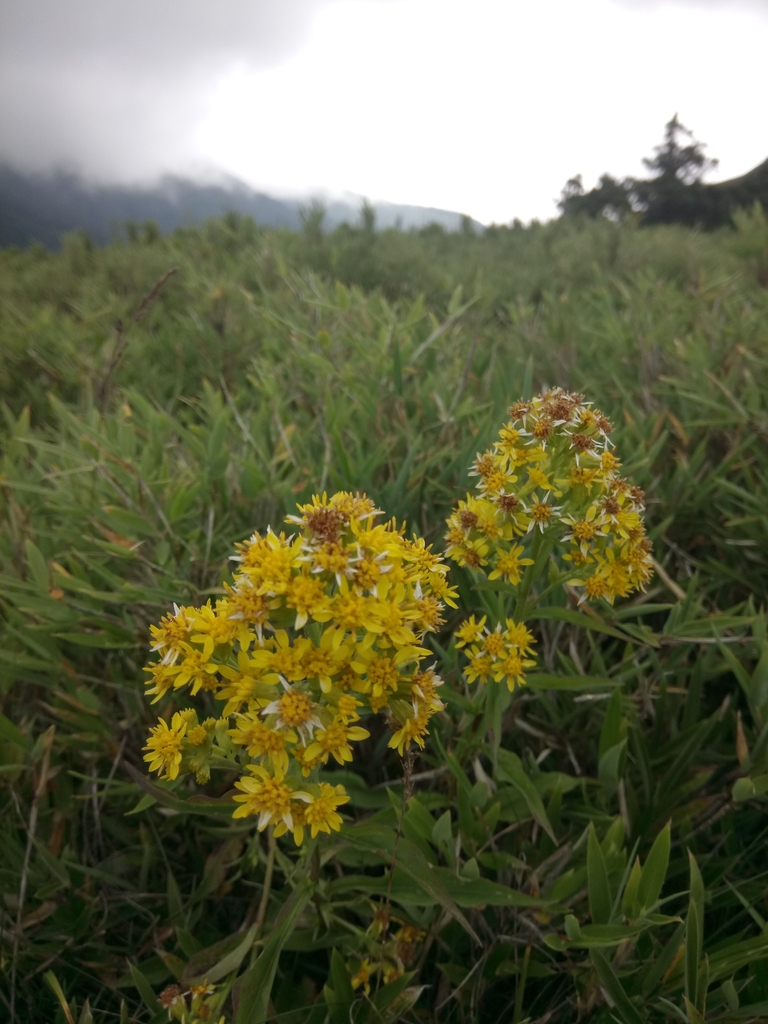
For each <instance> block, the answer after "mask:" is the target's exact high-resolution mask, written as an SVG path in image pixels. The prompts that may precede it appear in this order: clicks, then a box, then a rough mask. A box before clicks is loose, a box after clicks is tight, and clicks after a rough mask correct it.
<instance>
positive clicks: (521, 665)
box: [493, 652, 536, 692]
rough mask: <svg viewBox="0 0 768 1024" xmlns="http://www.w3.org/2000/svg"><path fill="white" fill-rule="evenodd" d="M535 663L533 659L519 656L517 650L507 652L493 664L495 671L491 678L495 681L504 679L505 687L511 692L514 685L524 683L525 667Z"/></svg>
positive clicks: (498, 681)
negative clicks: (501, 659) (504, 656)
mask: <svg viewBox="0 0 768 1024" xmlns="http://www.w3.org/2000/svg"><path fill="white" fill-rule="evenodd" d="M535 664H536V662H535V661H530V660H529V659H527V658H521V657H520V655H519V654H517V652H509V653H508V654H507V656H506V658H504V659H503V661H500V662H498V663H497V664H496V665H495V666H494V668H495V670H496V671H495V672H494V675H493V678H494V680H495V681H496V682H497V683H500V682H501V681H502V680H503V679H506V682H507V689H508V690H509V691H510V692H511V691H512V690H514V689H515V687H516V686H522V685H523V684H524V683H525V669H526V668H531V667H532V666H533V665H535Z"/></svg>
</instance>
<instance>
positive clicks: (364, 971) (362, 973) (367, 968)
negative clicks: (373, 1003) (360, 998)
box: [352, 957, 374, 996]
mask: <svg viewBox="0 0 768 1024" xmlns="http://www.w3.org/2000/svg"><path fill="white" fill-rule="evenodd" d="M373 971H374V968H373V967H372V966H371V961H370V960H369V959H368V957H366V958H365V960H363V962H362V963H361V964H360V966H359V967H358V969H357V971H356V972H355V973H354V974H353V975H352V988H360V986H362V988H363V991H364V992H365V994H366V995H367V996H369V995H370V994H371V985H370V977H371V974H373Z"/></svg>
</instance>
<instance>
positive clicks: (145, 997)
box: [128, 962, 167, 1013]
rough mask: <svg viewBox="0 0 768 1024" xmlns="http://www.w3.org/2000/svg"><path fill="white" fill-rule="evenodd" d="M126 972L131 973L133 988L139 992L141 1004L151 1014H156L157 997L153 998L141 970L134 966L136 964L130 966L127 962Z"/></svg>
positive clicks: (153, 995)
mask: <svg viewBox="0 0 768 1024" xmlns="http://www.w3.org/2000/svg"><path fill="white" fill-rule="evenodd" d="M128 970H129V971H130V972H131V978H132V979H133V985H134V988H137V989H138V990H139V995H140V996H141V999H142V1002H143V1003H144V1005H145V1006H146V1008H147V1009H148V1010H151V1011H152V1013H157V1011H158V1010H159V1009H160V1003H159V1002H158V1000H157V997H156V996H155V993H154V991H153V989H152V986H151V985H150V984H149V982H148V981H147V979H146V978H145V977H144V975H143V974H142V972H141V970H140V969H139V968H138V967H137V966H136V964H132V963H130V962H129V964H128ZM166 977H167V975H166Z"/></svg>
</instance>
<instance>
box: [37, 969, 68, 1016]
mask: <svg viewBox="0 0 768 1024" xmlns="http://www.w3.org/2000/svg"><path fill="white" fill-rule="evenodd" d="M43 977H44V978H45V980H46V981H47V982H48V984H49V985H50V987H51V988H52V989H53V994H54V995H55V996H56V998H57V999H58V1001H59V1004H60V1005H61V1008H62V1010H63V1011H64V1016H65V1017H66V1019H67V1024H75V1019H74V1017H73V1016H72V1011H71V1010H70V1008H69V1003H68V1002H67V997H66V996H65V995H64V990H63V989H62V987H61V984H60V983H59V979H58V978H57V977H56V975H55V974H54V973H53V971H46V972H45V974H44V975H43Z"/></svg>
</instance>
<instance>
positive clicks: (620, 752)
mask: <svg viewBox="0 0 768 1024" xmlns="http://www.w3.org/2000/svg"><path fill="white" fill-rule="evenodd" d="M626 749H627V740H626V737H625V738H624V739H623V740H622V741H621V742H620V743H617V744H616V746H615V747H611V748H610V750H608V751H607V752H606V753H605V754H603V756H602V757H601V758H600V761H599V763H598V766H597V777H598V779H599V780H600V785H601V786H602V787H603V789H604V790H605V791H606V792H607V793H609V794H613V793H615V792H616V789H617V788H618V785H619V781H620V779H621V776H622V774H623V768H624V762H625V761H626V757H625V751H626Z"/></svg>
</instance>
